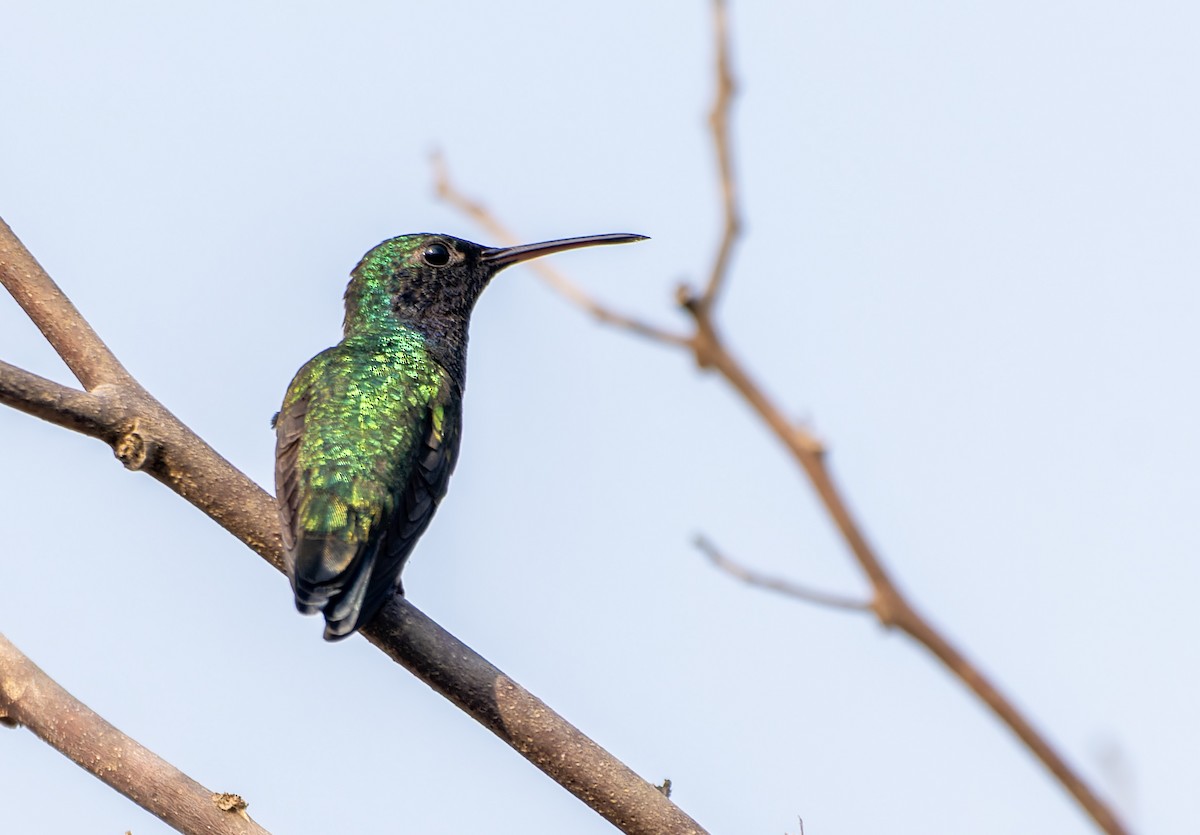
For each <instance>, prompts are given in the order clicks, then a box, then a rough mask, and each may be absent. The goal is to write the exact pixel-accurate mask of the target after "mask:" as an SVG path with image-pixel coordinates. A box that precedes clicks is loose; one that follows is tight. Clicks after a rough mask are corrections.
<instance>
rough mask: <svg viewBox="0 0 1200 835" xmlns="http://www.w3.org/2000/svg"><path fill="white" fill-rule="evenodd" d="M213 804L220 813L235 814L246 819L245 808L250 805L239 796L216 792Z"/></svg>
mask: <svg viewBox="0 0 1200 835" xmlns="http://www.w3.org/2000/svg"><path fill="white" fill-rule="evenodd" d="M213 803H214V804H215V805H216V807H217V808H218V809H220V810H221V811H222V812H236V813H237V814H239V815H241V816H242V817H247V815H246V807H247V806H249V805H250V804H249V803H247V802H246V801H245V799H243V798H242V796H241V795H240V794H233V793H232V792H218V793H217V794H214V795H213Z"/></svg>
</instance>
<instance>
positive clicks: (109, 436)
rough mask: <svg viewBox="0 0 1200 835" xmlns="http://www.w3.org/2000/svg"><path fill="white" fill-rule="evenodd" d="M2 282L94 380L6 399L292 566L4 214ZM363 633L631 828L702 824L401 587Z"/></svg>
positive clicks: (40, 386) (269, 509)
mask: <svg viewBox="0 0 1200 835" xmlns="http://www.w3.org/2000/svg"><path fill="white" fill-rule="evenodd" d="M0 284H3V285H4V286H5V287H7V288H8V290H9V292H11V293H12V294H13V296H14V298H16V299H17V300H18V302H20V304H21V306H22V307H23V308H24V309H25V310H26V312H28V313H29V315H30V318H32V319H33V321H34V322H35V323H36V324H37V326H38V327H39V328H40V329H41V331H42V333H43V334H45V335H46V338H47V339H48V340H49V341H50V344H51V345H52V346H53V347H54V349H55V350H56V351H58V353H59V355H60V356H62V358H63V359H64V361H66V363H67V365H68V367H69V368H70V369H71V370H72V372H73V373H74V374H75V376H76V377H77V378H78V379H79V380H80V382H81V383H82V384H83V385H84V386H85V388H86V389H87V391H79V390H76V389H72V388H69V387H67V386H63V385H60V384H58V383H54V382H52V381H50V380H47V379H45V378H42V377H39V376H37V375H35V374H31V373H29V372H27V371H24V370H22V369H19V368H16V367H15V366H12V365H9V364H7V363H0V403H3V404H6V405H9V406H12V407H14V408H17V409H20V410H21V411H25V412H28V413H30V414H33V415H35V416H37V417H42V418H45V419H47V420H49V421H51V422H53V423H57V424H58V425H60V426H66V427H68V428H70V429H74V430H76V431H79V432H82V433H84V434H86V435H90V436H91V437H94V438H99V439H100V440H102V441H104V442H105V443H107V444H109V445H110V446H111V447H112V448H113V452H114V453H115V454H116V456H117V457H118V458H119V459H120V460H121V462H122V463H123V464H124V465H125V466H126V467H127V468H129V469H131V470H142V471H145V472H146V473H148V474H150V475H152V476H154V477H155V478H156V479H158V480H159V481H161V482H162V483H164V484H166V485H167V486H168V487H170V488H171V489H172V490H174V491H175V492H176V493H178V494H179V495H181V496H182V497H183V498H185V499H187V500H188V501H189V502H191V503H192V504H193V505H195V506H196V507H198V508H199V509H200V510H202V511H204V512H205V513H206V514H208V515H209V516H210V517H212V518H213V519H214V520H215V521H216V522H217V523H218V524H220V525H221V526H222V527H224V528H225V529H226V530H228V531H229V532H230V533H232V534H233V535H234V536H236V537H238V538H239V539H241V540H242V541H243V542H244V543H246V544H247V545H248V546H250V548H252V549H253V550H254V551H255V552H256V553H258V554H259V556H261V557H262V558H263V559H265V560H266V561H267V562H269V563H270V564H271V565H272V566H274V567H275V568H276V569H278V570H280V571H283V570H284V565H283V554H282V549H281V546H280V539H279V516H278V513H277V511H276V507H275V500H274V499H273V498H271V496H270V495H268V494H267V493H266V492H265V491H263V490H262V488H260V487H259V486H258V485H257V484H255V483H254V482H253V481H251V480H250V479H249V478H247V477H246V476H245V475H244V474H243V473H242V472H240V471H239V470H237V469H236V468H235V467H234V466H233V465H232V464H230V463H229V462H228V461H226V460H225V459H224V458H222V457H221V456H220V455H218V454H217V452H216V451H215V450H214V449H212V447H210V446H209V445H208V444H206V443H205V442H204V441H203V440H202V439H201V438H200V437H198V436H197V435H196V434H195V433H193V432H192V431H191V430H190V429H188V427H186V426H185V425H184V424H183V423H181V422H180V421H179V419H178V418H176V417H175V416H174V415H173V414H171V412H169V411H168V410H167V409H166V407H164V406H163V405H162V404H161V403H159V402H158V401H157V400H155V399H154V398H153V397H152V396H151V395H150V393H149V392H147V391H146V390H145V389H144V388H142V386H141V385H140V384H139V383H138V382H137V381H136V380H134V379H133V378H132V377H131V376H130V375H129V373H128V372H127V371H125V369H124V368H123V367H122V366H121V364H120V363H119V362H118V361H117V360H116V358H115V357H114V356H113V355H112V352H111V351H109V350H108V348H107V347H106V346H105V345H104V343H103V342H102V341H101V340H100V337H99V336H98V335H97V334H96V332H95V331H94V330H92V328H91V326H90V325H89V324H88V323H87V322H86V321H85V320H84V319H83V317H82V316H81V315H80V314H79V311H78V310H76V309H75V306H74V305H72V304H71V302H70V300H69V299H67V297H66V296H65V295H64V294H63V293H62V291H61V290H59V288H58V287H57V286H56V285H55V284H54V281H53V280H52V279H51V278H50V276H48V275H47V274H46V273H45V271H44V270H42V268H41V266H40V265H39V264H38V263H37V261H35V260H34V258H33V256H32V255H30V254H29V252H28V251H27V250H26V249H25V247H24V246H23V245H22V244H21V242H20V241H19V240H18V239H17V238H16V236H15V235H13V233H12V230H11V229H9V227H8V225H7V224H6V223H4V222H3V221H2V220H0ZM362 633H363V635H364V636H365V637H366V638H367V639H368V640H369V641H370V642H371V643H373V644H375V646H377V647H379V648H380V649H382V650H383V651H384V652H385V653H386V654H387V655H388V656H389V657H391V658H392V659H393V660H394V661H396V662H397V663H398V664H401V665H403V666H404V667H405V668H407V669H408V670H410V671H411V672H413V673H414V674H415V675H416V676H418V677H419V678H421V679H422V680H423V681H424V682H426V683H427V684H428V685H429V686H430V687H432V688H433V689H435V690H437V691H438V692H439V693H441V694H442V695H443V696H445V697H446V698H448V699H450V701H452V702H454V703H455V704H456V705H458V706H459V707H461V708H462V709H463V710H464V711H466V712H467V713H469V714H470V715H471V716H472V717H474V718H475V720H476V721H478V722H479V723H480V724H482V725H483V726H484V727H486V728H488V729H489V730H490V731H492V732H493V733H494V734H496V735H497V736H498V737H500V738H501V739H502V740H504V742H506V743H508V744H509V745H510V746H512V747H513V748H514V749H516V750H517V752H518V753H520V754H521V755H522V756H523V757H525V758H526V759H527V760H529V761H530V762H532V763H533V764H534V765H536V766H537V767H538V768H540V769H541V770H542V771H544V772H545V773H546V774H547V775H549V776H550V777H551V778H552V779H553V780H555V781H556V782H558V783H559V784H560V785H561V786H563V787H564V788H565V789H567V790H568V791H570V792H571V793H572V794H574V795H575V796H576V797H578V798H579V799H580V800H582V801H583V802H584V803H586V804H587V805H588V806H590V807H591V808H592V809H594V810H595V811H597V812H599V813H600V814H601V815H603V816H604V817H605V818H606V819H607V820H609V821H610V822H611V823H613V825H615V826H616V827H617V828H618V829H620V830H621V831H622V832H626V833H631V835H632V833H637V834H638V835H659V833H664V834H666V835H676V834H678V835H700V834H701V833H703V831H704V830H703V829H702V828H701V827H700V825H699V824H697V823H696V822H695V821H693V820H692V819H691V818H690V817H688V816H687V815H686V814H684V812H683V811H682V810H680V809H679V807H677V806H676V805H675V804H674V803H672V802H671V801H670V800H668V799H667V798H666V797H664V796H663V795H662V793H661V792H659V791H658V790H657V789H656V788H655V787H654V786H653V785H651V784H650V783H648V782H647V781H645V780H643V779H641V778H640V777H638V776H637V775H636V774H634V773H633V771H632V770H630V769H629V768H628V767H627V766H626V765H625V764H624V763H622V762H621V761H620V760H618V759H616V758H615V757H613V756H612V754H610V753H608V752H607V751H605V750H604V749H603V748H601V747H600V746H599V745H597V744H596V743H595V742H593V741H592V740H590V739H588V737H586V736H585V735H584V734H582V733H580V731H579V730H578V729H576V728H575V727H573V726H572V725H571V724H570V723H568V722H567V721H566V720H564V719H563V718H562V717H561V716H559V715H558V714H556V713H555V712H554V711H552V710H551V709H550V708H549V707H547V706H546V705H545V704H543V703H542V702H541V701H539V700H538V699H537V698H536V697H535V696H533V695H532V694H531V693H529V692H528V691H526V690H525V689H523V688H522V687H521V686H520V685H518V684H516V683H515V682H514V681H512V679H510V678H508V677H507V676H505V675H504V674H503V673H502V672H500V671H499V670H498V669H496V668H495V667H493V666H492V665H491V664H489V663H488V662H487V661H486V660H485V659H484V658H482V657H481V656H479V655H478V654H477V653H475V652H474V651H473V650H471V648H470V647H468V646H466V645H465V644H463V643H462V642H461V641H459V640H458V639H457V638H455V637H454V636H453V635H451V634H450V633H448V632H446V631H445V630H444V629H442V628H441V627H440V626H438V625H437V624H436V623H435V622H434V621H432V620H430V619H429V618H428V617H426V616H425V615H424V614H423V613H422V612H421V611H420V610H418V609H417V608H416V607H415V606H413V605H412V604H411V603H409V602H408V601H407V600H405V599H404V598H402V597H394V598H393V599H392V601H391V602H390V603H388V605H387V606H386V607H385V608H384V609H383V610H382V611H381V612H380V613H379V615H377V616H376V617H375V618H374V620H372V621H371V623H370V624H368V625H367V627H366V628H365V629H363V630H362ZM144 790H147V787H145V786H141V787H140V789H139V791H144ZM129 796H130V797H133V795H132V794H131V795H129ZM134 799H136V798H134Z"/></svg>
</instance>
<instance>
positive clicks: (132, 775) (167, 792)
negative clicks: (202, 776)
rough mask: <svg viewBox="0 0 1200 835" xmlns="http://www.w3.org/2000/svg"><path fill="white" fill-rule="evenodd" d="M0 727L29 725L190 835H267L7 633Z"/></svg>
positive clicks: (0, 654)
mask: <svg viewBox="0 0 1200 835" xmlns="http://www.w3.org/2000/svg"><path fill="white" fill-rule="evenodd" d="M0 722H3V723H4V724H6V725H9V726H12V727H17V726H21V725H23V726H25V727H26V728H28V729H29V730H31V731H32V732H33V733H34V734H35V735H36V736H37V737H38V738H39V739H41V740H42V741H43V742H45V743H47V744H48V745H50V746H51V747H53V748H54V749H56V750H57V751H59V753H61V754H63V755H64V756H66V757H68V758H70V759H71V760H72V761H74V762H75V764H76V765H78V766H80V767H81V768H83V769H84V770H85V771H87V772H88V773H90V774H91V775H92V776H94V777H98V778H100V779H101V780H103V781H104V782H105V783H107V784H108V785H110V786H112V787H113V788H114V789H116V790H117V791H119V792H120V793H121V794H123V795H125V796H126V797H128V798H129V799H130V800H132V801H133V802H135V803H137V804H138V805H139V806H141V807H142V808H143V809H145V810H146V811H147V812H149V813H150V814H152V815H156V816H157V817H159V818H160V819H162V820H163V821H165V822H166V823H167V824H168V825H169V826H171V827H172V828H174V829H177V830H179V831H180V832H186V833H189V835H213V833H227V835H268V833H267V830H265V829H263V828H262V827H261V826H259V825H258V824H256V823H255V822H254V821H252V820H251V819H250V816H249V815H247V814H246V812H245V807H246V804H245V802H244V801H242V802H241V803H230V802H228V799H229V798H230V797H236V795H228V794H217V793H214V792H212V791H209V790H208V789H206V788H204V786H202V785H200V784H199V783H197V782H196V781H195V780H193V779H192V778H190V777H188V776H187V775H186V774H184V773H183V772H182V771H180V770H179V769H177V768H175V767H174V766H173V765H171V764H170V763H169V762H167V761H166V760H164V759H162V758H161V757H159V756H158V755H157V754H155V753H154V752H153V751H150V750H149V749H147V748H144V747H142V746H141V745H140V744H138V742H137V741H136V740H134V739H131V738H130V737H128V736H126V735H125V734H123V733H121V731H119V730H117V729H116V728H114V727H113V726H112V725H110V724H109V723H108V722H106V721H104V719H103V717H101V716H99V715H98V714H97V713H95V712H94V711H92V710H91V709H90V708H89V707H88V706H87V705H85V704H83V703H82V702H80V701H79V700H78V699H76V698H75V697H74V696H72V695H71V694H70V693H68V692H67V691H66V690H64V689H63V688H62V687H61V686H60V685H59V684H58V683H57V682H55V681H54V680H53V679H51V678H50V677H49V676H48V675H46V673H44V672H43V671H42V670H41V668H39V667H38V666H37V665H36V664H34V663H33V662H32V661H30V660H29V658H27V657H26V656H25V655H24V654H23V653H22V652H21V651H20V650H19V649H17V648H16V647H15V646H13V644H12V642H11V641H9V640H8V639H7V638H5V637H4V636H3V635H0Z"/></svg>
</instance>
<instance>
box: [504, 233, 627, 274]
mask: <svg viewBox="0 0 1200 835" xmlns="http://www.w3.org/2000/svg"><path fill="white" fill-rule="evenodd" d="M645 240H648V238H647V237H646V236H645V235H625V234H620V233H618V234H614V235H587V236H585V237H582V238H563V239H561V240H558V241H543V242H542V243H540V244H522V245H521V246H505V247H496V248H494V249H485V250H484V251H483V255H482V256H481V257H482V258H483V260H484V261H485V262H486V263H488V264H494V265H495V266H496V267H507V266H508V265H509V264H516V263H517V262H519V261H528V260H529V259H530V258H540V257H541V256H543V255H550V254H551V253H554V252H562V251H563V250H564V249H579V248H580V247H584V246H603V245H605V244H631V243H634V242H636V241H645Z"/></svg>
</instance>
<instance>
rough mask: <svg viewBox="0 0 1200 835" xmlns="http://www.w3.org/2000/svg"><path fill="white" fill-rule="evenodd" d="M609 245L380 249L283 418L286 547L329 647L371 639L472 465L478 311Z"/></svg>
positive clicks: (594, 241) (403, 241)
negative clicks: (466, 400)
mask: <svg viewBox="0 0 1200 835" xmlns="http://www.w3.org/2000/svg"><path fill="white" fill-rule="evenodd" d="M643 239H644V238H643V236H641V235H595V236H592V237H586V238H568V239H566V240H559V241H547V242H545V243H539V244H528V245H525V246H514V247H505V248H489V247H484V246H480V245H479V244H473V243H471V242H470V241H463V240H459V239H458V238H451V237H449V236H447V235H429V234H422V235H402V236H401V237H398V238H391V239H390V240H386V241H384V242H383V243H381V244H379V246H377V247H375V248H374V249H372V250H371V251H370V252H368V253H367V254H366V255H365V256H363V259H362V261H360V262H359V264H358V266H357V267H355V268H354V272H353V273H351V276H350V283H349V284H348V285H347V287H346V318H345V323H344V325H343V331H344V335H343V338H342V341H341V342H339V343H338V344H337V345H335V346H334V347H332V348H330V349H328V350H326V351H322V352H321V353H319V354H317V355H316V356H315V357H313V358H312V359H311V360H309V362H308V363H307V364H306V365H305V366H304V367H303V368H301V369H300V370H299V371H298V372H297V373H296V376H295V378H294V379H293V380H292V382H291V385H289V386H288V390H287V395H286V396H285V397H284V400H283V408H282V409H281V410H280V411H279V413H278V414H277V415H276V416H275V420H274V423H273V425H274V427H275V432H276V446H275V494H276V497H277V501H278V504H279V517H280V521H281V522H282V525H283V547H284V550H285V552H286V557H287V565H288V573H289V575H290V577H291V580H292V590H293V591H294V592H295V595H296V608H298V609H299V610H300V611H301V612H303V613H304V614H306V615H311V614H316V613H317V612H323V613H324V615H325V639H326V640H329V641H335V640H338V639H339V638H344V637H346V636H347V635H350V634H352V633H353V632H354V631H355V630H357V629H359V628H360V627H362V626H363V625H364V624H366V623H367V622H368V621H370V620H371V618H372V617H373V616H374V615H375V613H376V612H377V611H379V609H380V607H381V606H383V604H384V603H385V602H387V600H388V598H389V597H390V596H391V594H392V593H393V591H396V592H398V593H401V594H403V589H402V587H401V585H400V571H401V569H402V568H403V567H404V562H405V560H407V559H408V555H409V554H410V553H411V552H412V549H413V546H414V545H416V542H417V539H418V538H419V537H420V536H421V534H422V533H423V532H424V531H425V528H426V527H427V526H428V525H429V520H430V519H432V518H433V513H434V511H435V510H436V509H437V506H438V502H439V501H441V498H442V496H443V495H445V493H446V484H447V482H448V480H449V478H450V473H451V471H452V470H453V469H454V465H455V463H456V462H457V459H458V442H459V437H460V432H461V426H462V397H463V386H464V384H465V381H466V369H467V325H468V324H469V322H470V318H471V310H472V309H473V308H474V306H475V302H476V301H477V300H478V298H479V295H480V293H482V292H483V288H484V287H486V286H487V284H488V282H489V281H491V279H492V276H494V275H495V274H496V273H498V272H499V271H500V270H502V269H504V268H505V267H507V266H510V265H512V264H516V263H518V262H520V261H525V260H528V259H530V258H537V257H539V256H542V255H549V254H550V253H552V252H561V251H563V250H566V249H575V248H577V247H584V246H594V245H598V244H621V243H630V242H633V241H639V240H643Z"/></svg>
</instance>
